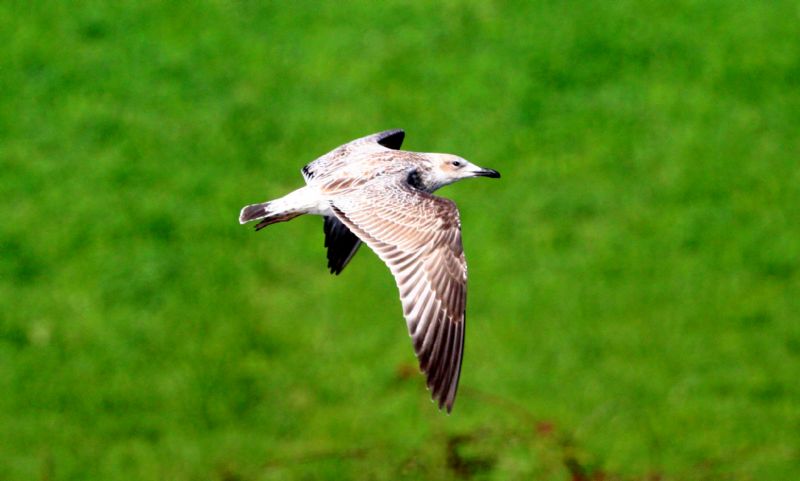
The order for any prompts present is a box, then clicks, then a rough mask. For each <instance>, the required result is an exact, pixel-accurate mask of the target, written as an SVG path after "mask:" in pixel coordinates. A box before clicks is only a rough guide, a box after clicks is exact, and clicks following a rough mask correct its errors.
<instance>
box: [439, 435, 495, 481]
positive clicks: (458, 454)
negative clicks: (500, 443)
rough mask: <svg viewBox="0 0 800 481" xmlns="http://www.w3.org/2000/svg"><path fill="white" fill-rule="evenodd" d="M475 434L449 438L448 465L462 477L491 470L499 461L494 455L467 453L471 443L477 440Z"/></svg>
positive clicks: (465, 477)
mask: <svg viewBox="0 0 800 481" xmlns="http://www.w3.org/2000/svg"><path fill="white" fill-rule="evenodd" d="M475 436H476V435H474V434H458V435H452V436H448V438H447V451H446V459H447V467H448V468H450V470H451V471H452V472H453V473H454V474H455V475H456V476H457V477H458V478H460V479H472V478H473V477H475V476H477V475H479V474H481V473H485V472H488V471H491V469H492V467H493V466H494V465H495V464H496V463H497V459H496V458H495V457H493V456H486V455H483V456H481V455H477V454H467V453H466V450H467V448H468V447H469V444H470V443H472V442H474V441H475Z"/></svg>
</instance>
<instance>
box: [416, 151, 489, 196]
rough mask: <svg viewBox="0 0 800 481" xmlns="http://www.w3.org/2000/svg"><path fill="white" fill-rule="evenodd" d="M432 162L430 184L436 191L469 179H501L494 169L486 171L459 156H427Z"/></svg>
mask: <svg viewBox="0 0 800 481" xmlns="http://www.w3.org/2000/svg"><path fill="white" fill-rule="evenodd" d="M427 157H428V159H429V160H430V161H431V167H432V168H431V173H430V178H429V179H427V180H428V182H429V183H430V184H433V185H431V187H433V189H432V190H436V189H438V188H439V187H444V186H445V185H448V184H452V183H453V182H456V181H458V180H461V179H466V178H468V177H492V178H495V179H497V178H500V172H498V171H496V170H493V169H484V168H483V167H479V166H477V165H475V164H473V163H472V162H470V161H468V160H466V159H463V158H461V157H459V156H457V155H451V154H427Z"/></svg>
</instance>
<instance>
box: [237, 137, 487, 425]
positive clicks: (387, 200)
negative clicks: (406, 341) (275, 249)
mask: <svg viewBox="0 0 800 481" xmlns="http://www.w3.org/2000/svg"><path fill="white" fill-rule="evenodd" d="M404 137H405V132H404V131H403V130H401V129H395V130H387V131H384V132H379V133H377V134H373V135H369V136H367V137H362V138H360V139H356V140H353V141H351V142H348V143H346V144H344V145H342V146H340V147H337V148H336V149H334V150H332V151H331V152H329V153H327V154H325V155H323V156H322V157H320V158H318V159H316V160H314V161H313V162H311V163H310V164H308V165H306V166H305V167H303V168H302V174H303V177H304V178H305V181H306V185H305V186H304V187H301V188H300V189H297V190H295V191H294V192H291V193H289V194H288V195H286V196H284V197H281V198H279V199H275V200H272V201H269V202H264V203H260V204H252V205H248V206H245V207H244V208H242V210H241V213H240V214H239V223H241V224H244V223H247V222H251V221H259V222H258V223H257V224H256V226H255V228H256V230H261V229H263V228H264V227H266V226H268V225H271V224H275V223H277V222H285V221H288V220H291V219H294V218H295V217H298V216H300V215H303V214H316V215H321V216H323V217H324V225H323V227H324V232H325V247H326V248H327V257H328V268H329V269H330V271H331V273H332V274H337V275H338V274H339V273H341V272H342V269H344V268H345V266H346V265H347V263H348V262H350V259H352V258H353V256H354V255H355V253H356V251H357V250H358V248H359V246H360V245H361V243H362V242H363V243H365V244H367V246H369V248H370V249H372V250H373V251H374V252H375V253H376V254H377V255H378V257H379V258H380V259H381V260H382V261H383V262H384V263H386V265H387V266H388V267H389V270H390V271H391V273H392V275H393V276H394V278H395V281H396V283H397V288H398V290H399V291H400V300H401V302H402V305H403V316H404V317H405V320H406V324H407V326H408V333H409V335H410V336H411V338H412V341H413V344H414V351H415V353H416V355H417V359H418V361H419V367H420V370H421V371H422V372H423V373H425V376H426V381H427V386H428V389H429V390H430V391H431V396H432V398H433V400H434V401H436V402H438V405H439V409H442V407H443V406H445V407H446V409H447V412H448V413H449V412H450V411H451V410H452V409H453V403H454V402H455V398H456V391H457V390H458V380H459V377H460V375H461V360H462V358H463V353H464V326H465V322H466V321H465V314H466V300H467V263H466V260H465V259H464V249H463V247H462V244H461V220H460V217H459V213H458V208H457V207H456V204H455V203H454V202H453V201H451V200H449V199H445V198H442V197H437V196H435V195H432V193H433V192H434V191H436V190H437V189H439V188H440V187H443V186H445V185H448V184H452V183H453V182H456V181H458V180H461V179H465V178H469V177H493V178H498V177H500V174H499V173H498V172H497V171H496V170H492V169H485V168H482V167H478V166H477V165H474V164H472V163H470V162H469V161H467V160H465V159H463V158H461V157H458V156H456V155H451V154H436V153H421V152H410V151H404V150H400V146H401V145H402V143H403V139H404Z"/></svg>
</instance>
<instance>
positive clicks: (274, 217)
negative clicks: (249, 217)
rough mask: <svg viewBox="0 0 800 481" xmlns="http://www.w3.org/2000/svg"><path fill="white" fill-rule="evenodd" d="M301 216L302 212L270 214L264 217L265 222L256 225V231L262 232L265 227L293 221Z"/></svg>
mask: <svg viewBox="0 0 800 481" xmlns="http://www.w3.org/2000/svg"><path fill="white" fill-rule="evenodd" d="M301 215H303V213H302V212H282V213H280V214H270V215H268V216H266V217H263V218H262V219H263V220H262V221H261V222H259V223H258V224H256V230H261V229H263V228H264V227H266V226H268V225H271V224H275V223H277V222H286V221H287V220H292V219H294V218H295V217H297V216H301Z"/></svg>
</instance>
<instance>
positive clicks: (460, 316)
mask: <svg viewBox="0 0 800 481" xmlns="http://www.w3.org/2000/svg"><path fill="white" fill-rule="evenodd" d="M331 207H332V209H333V212H334V213H335V214H336V216H337V217H338V218H339V220H341V221H342V223H344V224H345V225H346V226H347V227H348V228H349V229H350V230H351V231H352V232H353V233H354V234H355V235H357V236H358V237H359V238H360V239H361V240H362V241H363V242H365V243H366V244H367V245H368V246H369V247H370V248H371V249H372V250H373V251H375V253H377V254H378V257H380V258H381V259H382V260H383V261H384V262H385V263H386V265H387V266H388V267H389V269H390V270H391V272H392V274H393V275H394V278H395V281H396V282H397V287H398V289H399V290H400V299H401V300H402V303H403V315H404V316H405V318H406V322H407V324H408V332H409V334H410V335H411V337H412V340H413V343H414V350H415V351H416V354H417V358H418V359H419V365H420V369H422V371H423V372H425V374H426V377H427V384H428V388H429V389H430V390H431V392H432V396H433V398H434V399H435V400H436V401H438V403H439V408H441V407H442V406H446V407H447V411H448V412H450V410H451V409H452V408H453V402H454V401H455V397H456V391H457V389H458V379H459V376H460V374H461V359H462V355H463V352H464V326H465V317H464V314H465V308H466V295H467V265H466V261H465V259H464V250H463V248H462V245H461V222H460V220H459V214H458V209H457V208H456V205H455V203H453V202H452V201H450V200H447V199H443V198H441V197H436V196H434V195H431V194H428V193H425V192H422V191H419V190H416V189H413V188H411V187H409V186H408V185H407V184H404V183H402V182H400V181H398V180H396V179H390V180H387V179H386V178H380V179H376V180H375V181H372V182H369V183H368V184H366V185H364V186H363V187H362V188H361V189H358V190H356V191H353V192H352V193H349V194H345V195H342V196H338V197H337V198H336V199H335V200H333V201H332V202H331Z"/></svg>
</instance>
